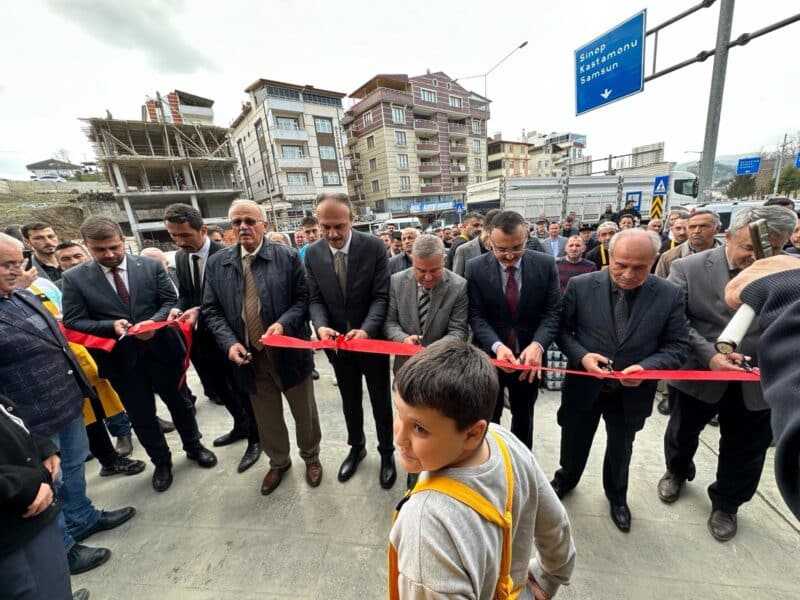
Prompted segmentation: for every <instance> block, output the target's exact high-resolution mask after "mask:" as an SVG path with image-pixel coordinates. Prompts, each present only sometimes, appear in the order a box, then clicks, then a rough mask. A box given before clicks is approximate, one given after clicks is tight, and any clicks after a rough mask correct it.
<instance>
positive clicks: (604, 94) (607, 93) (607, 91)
mask: <svg viewBox="0 0 800 600" xmlns="http://www.w3.org/2000/svg"><path fill="white" fill-rule="evenodd" d="M600 95H601V96H602V97H603V100H608V97H609V96H610V95H611V90H610V89H608V88H606V89H604V90H603V91H602V92H600Z"/></svg>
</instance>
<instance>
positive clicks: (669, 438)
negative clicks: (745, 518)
mask: <svg viewBox="0 0 800 600" xmlns="http://www.w3.org/2000/svg"><path fill="white" fill-rule="evenodd" d="M718 413H719V432H720V440H719V458H718V460H717V476H716V481H714V483H712V484H711V485H710V486H708V495H709V497H710V498H711V506H712V508H713V509H714V510H722V511H725V512H727V513H732V514H735V513H736V512H737V510H738V508H739V507H740V506H741V505H742V504H744V503H745V502H748V501H749V500H750V499H751V498H752V497H753V495H754V494H755V493H756V489H757V488H758V482H759V480H760V479H761V471H762V470H763V469H764V459H765V458H766V456H767V449H768V448H769V444H770V442H771V441H772V428H771V426H770V411H769V410H755V411H751V410H747V407H746V406H745V405H744V400H743V399H742V385H741V383H735V382H732V383H729V384H728V387H727V388H726V390H725V393H724V394H723V395H722V398H721V399H720V401H719V402H717V403H714V404H709V403H707V402H702V401H700V400H698V399H697V398H694V397H692V396H689V395H688V394H684V393H683V392H681V391H679V390H678V393H677V395H676V397H675V402H673V404H672V412H671V413H670V417H669V423H668V424H667V431H666V433H665V434H664V455H665V456H666V460H667V469H668V470H669V471H670V472H672V473H674V474H675V475H678V476H681V477H686V478H688V479H692V478H694V460H693V459H694V455H695V452H697V446H698V444H699V442H700V432H701V431H702V430H703V428H704V427H705V426H706V425H707V424H708V422H709V421H710V420H711V418H712V417H713V416H714V415H716V414H718Z"/></svg>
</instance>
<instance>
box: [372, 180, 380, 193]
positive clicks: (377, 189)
mask: <svg viewBox="0 0 800 600" xmlns="http://www.w3.org/2000/svg"><path fill="white" fill-rule="evenodd" d="M372 191H373V192H380V191H381V184H380V182H379V181H378V180H377V179H373V180H372Z"/></svg>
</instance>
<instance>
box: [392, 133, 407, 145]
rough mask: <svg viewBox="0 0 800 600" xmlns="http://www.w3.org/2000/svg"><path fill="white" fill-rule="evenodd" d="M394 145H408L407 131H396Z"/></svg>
mask: <svg viewBox="0 0 800 600" xmlns="http://www.w3.org/2000/svg"><path fill="white" fill-rule="evenodd" d="M394 143H395V144H396V145H398V146H405V145H406V132H405V131H395V132H394Z"/></svg>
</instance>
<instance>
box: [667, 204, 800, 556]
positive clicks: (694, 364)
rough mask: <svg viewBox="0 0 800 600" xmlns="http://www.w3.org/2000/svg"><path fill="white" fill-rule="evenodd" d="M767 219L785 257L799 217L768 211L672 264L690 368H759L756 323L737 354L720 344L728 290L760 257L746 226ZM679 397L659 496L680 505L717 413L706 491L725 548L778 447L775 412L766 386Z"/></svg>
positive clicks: (686, 391) (754, 213)
mask: <svg viewBox="0 0 800 600" xmlns="http://www.w3.org/2000/svg"><path fill="white" fill-rule="evenodd" d="M758 219H765V220H766V222H767V228H768V229H769V240H770V246H772V252H773V254H778V253H780V252H781V249H782V248H783V245H784V244H785V243H786V240H788V239H789V235H790V234H791V233H792V230H793V229H794V227H795V224H796V222H797V217H796V216H795V214H794V213H793V212H792V211H790V210H789V209H787V208H783V207H780V206H766V207H760V208H752V209H746V210H741V211H739V212H737V213H736V214H735V215H734V216H733V218H732V219H731V227H730V229H729V230H728V231H726V232H725V245H724V246H720V247H719V248H715V249H713V250H707V251H705V252H700V253H698V254H693V255H692V256H687V257H686V258H682V259H680V260H676V261H675V262H673V263H672V265H671V268H670V274H669V281H672V282H674V283H677V284H678V285H680V286H681V287H682V288H683V290H684V293H685V294H686V313H687V316H688V318H689V326H690V327H689V341H690V343H691V351H690V353H689V359H688V360H687V362H686V363H685V364H684V367H683V368H684V369H701V370H702V369H711V370H712V371H742V370H743V365H744V361H745V360H747V361H748V362H749V363H750V364H751V365H753V366H755V365H757V364H758V351H759V348H758V338H759V328H758V323H757V322H756V321H753V323H752V324H751V325H750V329H749V330H748V332H747V334H746V335H745V337H744V339H743V340H742V342H741V343H740V344H739V347H738V348H737V350H738V352H735V353H732V354H728V355H724V354H720V353H718V352H717V351H716V350H715V349H714V342H715V340H716V339H717V337H718V336H719V334H720V333H721V332H722V330H723V329H724V328H725V326H726V325H727V324H728V321H730V319H731V317H732V316H733V314H734V312H733V310H732V309H731V308H730V307H729V306H728V305H727V304H726V303H725V286H726V285H727V283H728V282H729V281H730V280H731V278H733V277H734V276H735V275H737V274H738V273H739V272H740V271H741V270H743V269H746V268H747V267H749V266H750V265H752V264H753V262H754V260H755V257H754V253H753V243H752V241H751V238H750V232H749V229H748V225H749V224H750V223H752V222H754V221H757V220H758ZM670 385H672V386H673V387H675V388H677V390H678V393H677V394H676V397H675V402H674V403H673V404H672V411H671V415H670V419H669V424H668V425H667V431H666V433H665V435H664V451H665V454H666V463H667V472H666V473H665V474H664V476H663V477H662V478H661V480H660V481H659V482H658V496H659V498H660V499H661V500H662V501H664V502H668V503H669V502H674V501H676V500H677V499H678V498H679V497H680V493H681V488H682V487H683V484H684V483H685V482H686V481H687V480H688V481H691V480H692V479H693V478H694V475H695V466H694V462H693V458H694V454H695V452H696V451H697V446H698V443H699V436H700V432H701V431H702V430H703V428H704V427H705V426H706V425H707V424H708V422H709V421H710V420H711V418H712V417H713V416H714V415H715V414H719V425H720V436H721V439H720V443H719V458H718V461H717V478H716V481H714V483H712V484H711V485H710V486H709V488H708V495H709V497H710V498H711V509H712V510H711V515H710V517H709V519H708V528H709V530H710V531H711V535H713V536H714V537H715V538H716V539H717V540H719V541H721V542H725V541H728V540H730V539H731V538H733V536H735V535H736V530H737V522H736V513H737V510H738V508H739V507H740V506H741V505H742V504H744V503H745V502H747V501H749V500H750V498H752V497H753V494H755V491H756V488H757V487H758V481H759V479H760V477H761V471H762V469H763V467H764V459H765V457H766V453H767V448H768V447H769V444H770V442H771V441H772V431H771V429H770V411H769V407H768V405H767V404H766V402H765V401H764V395H763V392H762V390H761V386H760V385H759V384H758V383H756V382H753V383H738V382H724V381H719V382H718V381H671V382H670Z"/></svg>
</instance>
